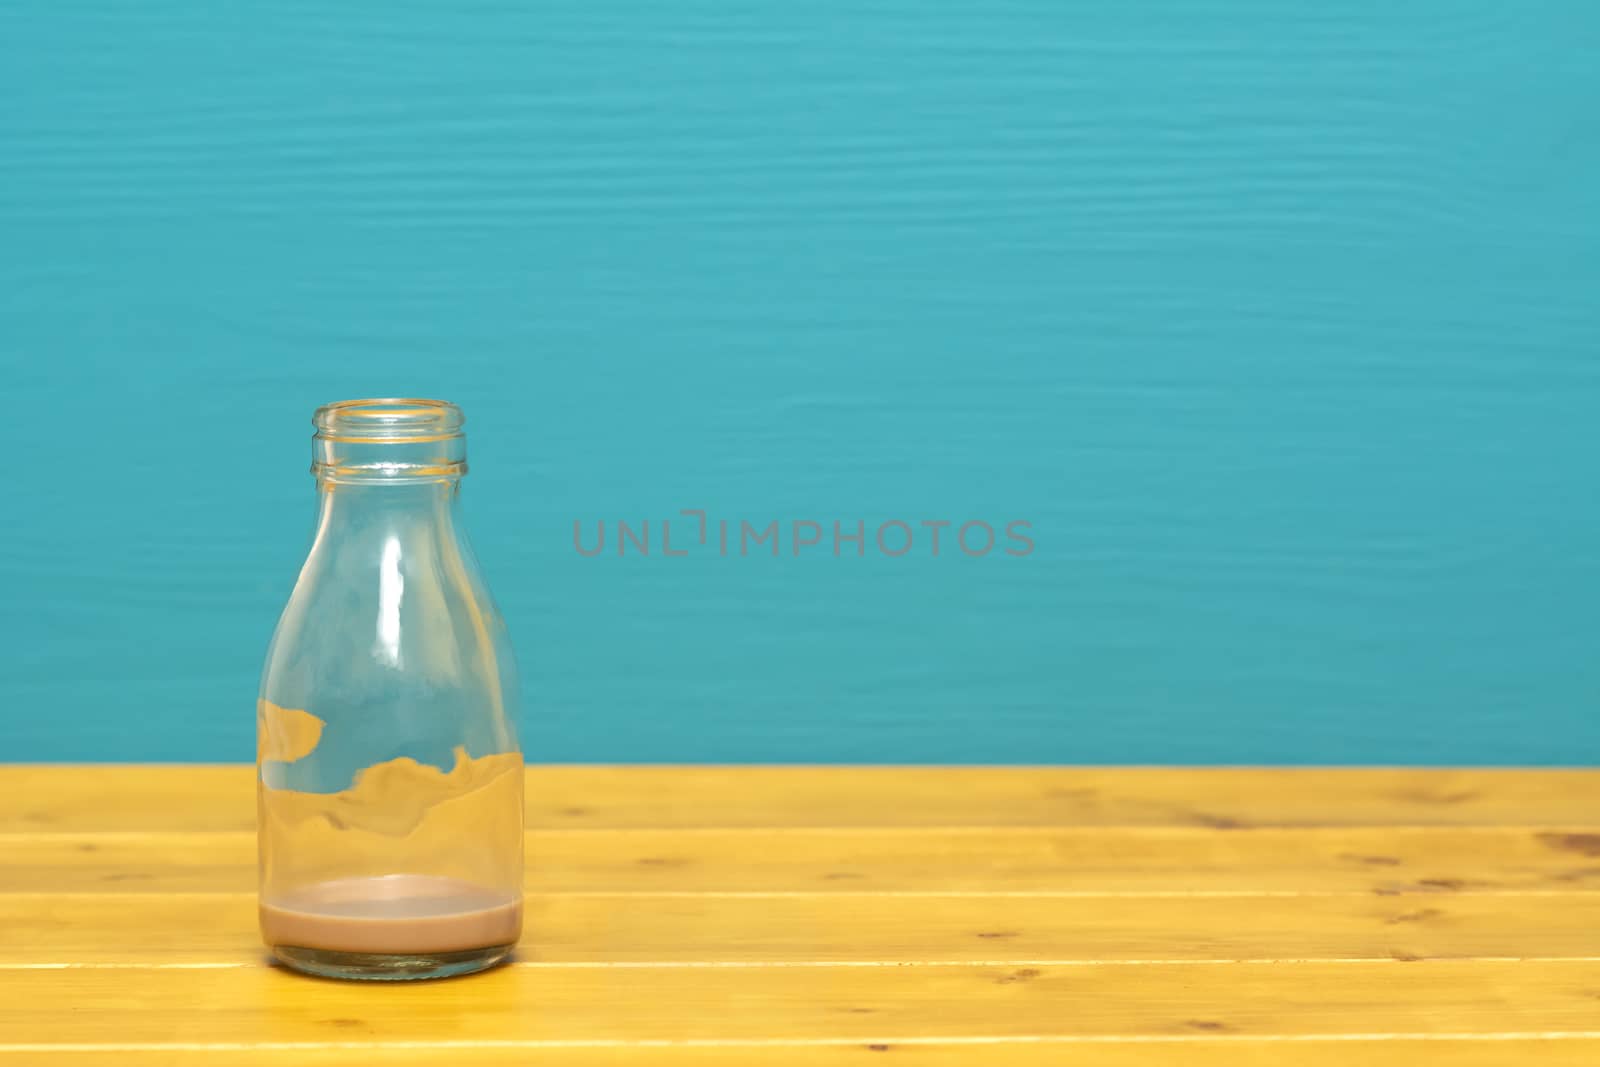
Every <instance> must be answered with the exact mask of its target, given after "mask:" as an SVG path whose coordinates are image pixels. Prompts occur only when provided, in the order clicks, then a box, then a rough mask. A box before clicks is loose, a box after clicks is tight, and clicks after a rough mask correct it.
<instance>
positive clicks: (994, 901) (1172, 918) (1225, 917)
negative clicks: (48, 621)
mask: <svg viewBox="0 0 1600 1067" xmlns="http://www.w3.org/2000/svg"><path fill="white" fill-rule="evenodd" d="M0 930H5V931H8V935H7V936H6V937H5V938H4V940H3V941H0V967H16V966H39V965H44V964H51V965H59V966H71V965H78V964H107V963H120V964H129V965H131V964H165V965H195V964H215V965H245V964H251V963H254V962H257V961H258V960H259V959H260V958H261V956H262V951H261V943H260V939H259V937H258V935H257V932H256V902H255V898H254V896H253V895H251V894H243V893H238V894H218V893H213V894H201V895H193V896H191V895H167V894H134V895H127V896H116V895H109V894H93V895H83V896H76V895H68V896H61V895H54V894H17V893H13V894H0ZM1541 957H1542V958H1572V957H1593V958H1595V959H1600V893H1574V894H1561V895H1549V896H1539V897H1514V896H1462V895H1456V896H1441V897H1438V898H1433V899H1419V898H1404V897H1374V896H1368V895H1362V894H1353V895H1346V896H1325V897H1203V898H1171V897H1065V898H1063V897H1022V898H1013V897H995V896H973V895H960V896H939V895H919V896H912V897H906V896H895V895H862V896H855V895H845V894H832V895H798V896H777V897H764V896H754V897H748V896H746V897H740V896H732V897H718V896H705V895H688V896H655V895H648V894H628V895H623V896H562V895H556V896H533V897H530V898H529V901H528V913H527V932H526V936H525V937H524V939H523V944H522V946H521V948H520V950H519V954H518V958H519V960H521V961H522V962H524V963H525V964H529V965H534V966H543V965H556V964H590V963H613V964H639V963H651V964H655V963H660V964H670V965H679V966H699V965H708V964H716V963H746V962H760V963H768V964H774V965H778V964H790V963H818V962H852V963H894V962H939V963H947V962H982V961H1045V962H1050V961H1070V962H1098V961H1112V962H1118V961H1133V962H1149V961H1161V960H1181V961H1195V960H1209V961H1223V962H1226V961H1234V960H1285V959H1288V960H1390V959H1398V960H1413V959H1431V958H1441V959H1442V958H1541Z"/></svg>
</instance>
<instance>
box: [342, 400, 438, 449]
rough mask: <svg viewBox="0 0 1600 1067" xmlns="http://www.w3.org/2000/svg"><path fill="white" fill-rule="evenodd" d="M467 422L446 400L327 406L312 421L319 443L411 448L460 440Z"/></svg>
mask: <svg viewBox="0 0 1600 1067" xmlns="http://www.w3.org/2000/svg"><path fill="white" fill-rule="evenodd" d="M465 421H466V420H465V419H464V418H463V417H462V414H461V409H460V408H458V407H456V406H455V405H454V404H452V403H450V402H449V401H447V400H425V399H421V398H418V397H382V398H378V399H370V400H340V401H337V402H335V403H332V404H324V405H323V406H322V407H320V408H318V409H317V413H316V414H315V415H313V416H312V417H311V423H312V425H314V426H315V427H316V428H317V434H316V436H317V439H318V440H321V441H336V442H340V443H344V444H408V443H417V444H421V443H425V442H428V441H448V440H450V439H451V438H454V437H460V436H461V425H462V423H463V422H465Z"/></svg>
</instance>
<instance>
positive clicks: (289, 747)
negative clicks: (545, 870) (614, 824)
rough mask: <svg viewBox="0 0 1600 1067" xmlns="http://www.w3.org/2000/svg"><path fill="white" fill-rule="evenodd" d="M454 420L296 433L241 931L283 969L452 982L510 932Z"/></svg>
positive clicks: (483, 612)
mask: <svg viewBox="0 0 1600 1067" xmlns="http://www.w3.org/2000/svg"><path fill="white" fill-rule="evenodd" d="M462 421H463V420H462V416H461V412H460V410H459V409H457V408H456V407H455V405H453V404H448V403H445V402H443V401H438V400H392V399H383V400H350V401H343V402H340V403H337V404H330V405H327V406H326V407H323V408H320V409H318V411H317V413H316V416H315V418H314V419H313V422H314V424H315V426H316V435H315V438H314V455H315V461H314V462H313V464H312V471H313V473H314V474H315V475H316V479H317V497H318V513H317V523H316V535H315V538H314V540H313V543H312V546H311V551H310V554H309V555H308V557H307V559H306V562H305V564H304V566H303V567H302V568H301V571H300V577H299V580H298V581H297V582H296V583H295V587H294V591H293V593H292V594H291V595H290V597H289V603H288V606H287V607H285V609H284V612H283V616H282V618H281V619H280V620H279V623H278V628H277V631H276V633H275V634H274V635H273V639H272V644H271V647H270V648H269V649H268V652H267V662H266V667H265V669H264V670H263V672H262V679H261V694H260V699H259V700H258V702H257V708H256V722H257V738H258V742H257V766H258V770H259V775H258V782H257V797H258V809H259V811H258V813H259V835H260V838H259V844H260V862H261V866H260V892H261V909H260V917H261V932H262V937H263V938H264V940H265V941H266V944H267V947H268V948H269V949H270V950H271V952H272V954H273V955H274V956H275V957H276V958H277V959H278V960H279V961H281V962H282V963H284V964H285V965H287V966H289V967H291V968H294V969H296V970H301V971H306V972H308V973H312V974H318V975H323V976H327V977H335V978H367V979H396V978H437V977H444V976H447V975H453V974H465V973H468V972H471V971H476V970H482V969H483V968H485V967H489V966H492V965H493V964H495V963H497V962H499V961H500V960H502V959H504V958H505V957H506V956H507V955H508V954H509V953H510V952H511V949H512V947H513V946H514V945H515V943H516V941H517V938H518V936H519V935H520V933H521V928H522V779H523V774H522V754H521V751H520V749H519V748H518V746H517V737H516V713H517V677H516V667H515V663H514V662H513V659H512V655H511V648H510V644H509V642H508V640H507V637H506V632H505V625H504V623H503V622H502V621H501V619H500V615H499V612H498V611H497V610H496V609H495V606H494V602H493V600H492V599H491V598H490V596H489V592H488V589H487V588H486V586H485V585H484V582H483V578H482V576H481V575H480V573H479V570H478V565H477V561H476V560H475V559H474V558H473V555H472V549H471V548H470V546H469V545H468V543H467V540H466V534H465V531H464V529H463V527H462V522H461V516H460V510H459V506H458V498H459V495H460V484H461V478H462V476H463V475H465V474H466V470H467V465H466V447H465V439H464V437H463V435H462V432H461V426H462Z"/></svg>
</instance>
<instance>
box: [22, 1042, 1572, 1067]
mask: <svg viewBox="0 0 1600 1067" xmlns="http://www.w3.org/2000/svg"><path fill="white" fill-rule="evenodd" d="M882 1052H890V1053H894V1054H895V1057H896V1058H895V1059H894V1060H892V1061H891V1060H882V1061H880V1060H878V1059H875V1058H874V1057H875V1055H876V1054H878V1053H882ZM6 1055H7V1053H6V1050H5V1049H4V1047H3V1046H0V1057H5V1056H6ZM11 1055H13V1056H15V1057H16V1058H17V1060H18V1062H30V1063H34V1062H37V1063H42V1064H46V1065H48V1067H122V1065H126V1067H155V1065H161V1067H169V1065H179V1067H187V1065H190V1064H195V1065H200V1064H205V1065H208V1067H209V1065H211V1064H215V1063H217V1062H226V1063H229V1064H239V1065H241V1067H423V1065H426V1067H437V1065H438V1064H440V1063H449V1064H451V1065H452V1067H456V1065H459V1067H528V1064H530V1063H537V1064H538V1065H539V1067H639V1065H649V1067H748V1065H749V1064H761V1065H762V1067H812V1065H823V1067H827V1065H829V1064H841V1065H858V1067H859V1065H873V1064H877V1063H879V1062H882V1063H891V1062H892V1063H909V1064H912V1065H914V1067H973V1065H974V1064H983V1065H990V1064H992V1065H995V1067H1059V1065H1060V1064H1062V1063H1068V1062H1070V1063H1080V1062H1081V1063H1092V1064H1094V1065H1095V1067H1172V1065H1174V1064H1181V1065H1183V1067H1283V1065H1284V1064H1286V1063H1292V1064H1294V1065H1295V1067H1350V1065H1351V1064H1352V1063H1359V1064H1362V1065H1363V1067H1416V1065H1417V1064H1426V1065H1427V1067H1506V1065H1507V1064H1524V1063H1528V1064H1538V1065H1539V1067H1594V1065H1595V1064H1596V1063H1600V1038H1597V1037H1587V1038H1585V1037H1576V1038H1574V1037H1548V1036H1546V1037H1538V1036H1522V1037H1513V1038H1510V1039H1508V1038H1507V1037H1505V1036H1500V1035H1486V1036H1484V1037H1465V1038H1463V1037H1451V1036H1444V1037H1439V1036H1416V1037H1409V1038H1396V1037H1390V1036H1385V1037H1379V1038H1350V1037H1340V1038H1324V1039H1320V1040H1319V1039H1315V1038H1312V1039H1309V1040H1308V1039H1305V1038H1303V1037H1297V1038H1295V1039H1293V1040H1290V1041H1285V1040H1282V1039H1277V1038H1253V1037H1249V1036H1244V1035H1228V1036H1221V1037H1205V1036H1200V1035H1196V1036H1195V1037H1174V1038H1173V1039H1172V1040H1170V1041H1167V1040H1162V1041H1154V1042H1143V1041H1139V1042H1120V1041H1115V1040H1112V1041H1101V1040H1094V1039H1089V1040H1076V1039H1072V1038H1066V1039H1062V1040H1057V1041H1043V1042H1016V1041H1006V1040H1005V1039H1001V1040H999V1041H995V1042H988V1041H985V1042H983V1043H981V1044H970V1043H966V1044H963V1043H953V1042H949V1041H941V1040H938V1039H933V1040H921V1041H915V1042H906V1041H901V1042H898V1043H889V1042H877V1041H874V1042H865V1041H849V1042H827V1043H813V1044H788V1045H783V1044H772V1043H765V1042H764V1043H758V1044H737V1043H735V1044H732V1045H717V1046H707V1045H703V1044H702V1045H632V1046H621V1047H616V1046H602V1047H572V1046H557V1047H552V1046H550V1045H543V1046H527V1045H524V1046H521V1047H516V1046H512V1047H484V1046H481V1045H479V1046H472V1047H462V1046H460V1045H451V1046H446V1047H443V1048H440V1047H432V1048H429V1047H426V1046H423V1047H411V1048H401V1047H397V1046H394V1045H381V1046H377V1047H373V1046H362V1045H359V1044H353V1043H347V1044H345V1045H343V1046H337V1047H329V1046H312V1047H305V1046H294V1047H290V1048H284V1047H281V1046H268V1047H265V1048H262V1047H257V1048H243V1047H240V1046H238V1045H227V1046H223V1047H211V1048H206V1047H200V1048H195V1047H189V1048H184V1047H181V1046H171V1045H167V1046H158V1047H154V1048H144V1049H135V1050H129V1049H128V1048H127V1047H126V1046H122V1045H118V1046H115V1047H110V1046H107V1047H104V1048H100V1049H93V1048H91V1049H88V1050H84V1049H77V1050H70V1051H62V1050H61V1046H57V1047H56V1049H55V1050H53V1051H50V1052H48V1053H47V1052H45V1051H44V1050H43V1049H41V1048H40V1047H39V1046H36V1045H29V1046H26V1047H25V1048H24V1050H22V1051H18V1052H13V1053H12V1054H11ZM219 1057H225V1059H221V1060H219Z"/></svg>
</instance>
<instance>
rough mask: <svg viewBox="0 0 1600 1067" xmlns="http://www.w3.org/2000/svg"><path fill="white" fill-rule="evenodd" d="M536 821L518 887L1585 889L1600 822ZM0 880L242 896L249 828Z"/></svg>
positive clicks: (32, 841) (61, 887)
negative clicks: (1282, 826) (700, 825)
mask: <svg viewBox="0 0 1600 1067" xmlns="http://www.w3.org/2000/svg"><path fill="white" fill-rule="evenodd" d="M770 833H771V831H763V830H708V831H687V830H562V831H553V830H536V831H531V832H530V833H529V834H528V836H527V858H528V868H527V875H526V877H527V882H526V884H527V887H528V890H529V892H533V893H550V892H595V891H599V892H628V891H643V892H663V891H670V892H694V891H717V892H731V891H755V892H766V891H807V892H841V891H842V892H853V893H859V892H862V891H867V890H882V891H916V890H928V891H935V892H954V891H970V892H984V891H1007V892H1031V891H1051V892H1058V891H1059V892H1089V893H1148V892H1192V893H1218V892H1221V893H1227V892H1239V891H1248V892H1260V891H1265V890H1271V891H1275V892H1306V893H1321V892H1346V891H1354V892H1372V893H1383V894H1388V893H1439V892H1456V891H1466V892H1471V891H1479V890H1493V891H1507V890H1547V889H1555V890H1563V891H1566V890H1578V889H1594V890H1600V833H1594V832H1585V831H1548V830H1526V829H1514V828H1496V827H1489V828H1484V829H1472V828H1461V827H1438V828H1424V829H1410V830H1400V829H1393V828H1371V827H1353V828H1345V827H1333V828H1327V829H1307V830H1278V829H1273V830H1206V829H1185V828H1172V829H1169V828H1129V829H1110V828H1092V827H1091V828H1078V829H1059V830H1058V829H1051V828H1001V829H993V830H982V831H976V830H971V829H965V830H963V829H948V830H947V829H938V828H907V829H872V828H862V829H853V830H843V831H841V830H805V829H790V830H785V831H783V847H781V848H773V847H771V840H770ZM0 854H3V857H4V863H3V865H0V892H15V891H25V892H39V891H46V890H56V891H63V892H97V891H107V892H117V893H123V892H152V893H154V892H175V891H176V892H188V891H199V890H223V891H246V890H253V889H254V888H255V884H256V873H255V865H256V844H255V835H254V834H253V833H249V832H242V831H235V832H231V833H213V834H206V835H204V836H203V837H202V836H199V835H193V834H182V833H170V832H158V833H151V834H141V833H77V834H20V833H19V834H11V835H6V836H5V837H4V841H3V844H0Z"/></svg>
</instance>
